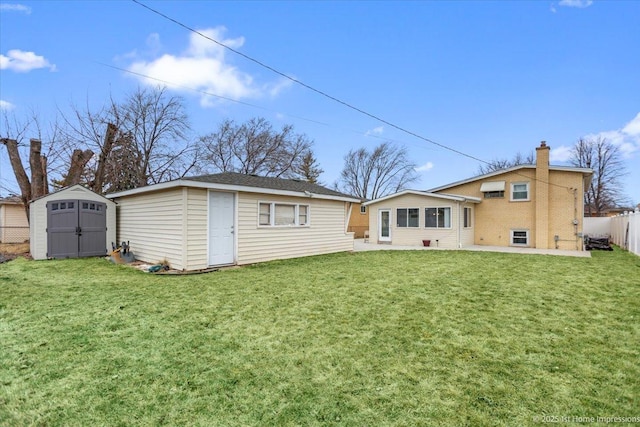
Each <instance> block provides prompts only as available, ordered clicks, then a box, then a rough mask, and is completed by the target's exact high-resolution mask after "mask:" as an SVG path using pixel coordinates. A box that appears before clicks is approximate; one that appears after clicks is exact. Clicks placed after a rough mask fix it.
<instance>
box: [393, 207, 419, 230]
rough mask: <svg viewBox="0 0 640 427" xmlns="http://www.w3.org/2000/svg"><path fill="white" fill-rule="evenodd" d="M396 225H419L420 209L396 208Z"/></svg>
mask: <svg viewBox="0 0 640 427" xmlns="http://www.w3.org/2000/svg"><path fill="white" fill-rule="evenodd" d="M396 225H397V226H398V227H416V228H417V227H420V210H419V209H418V208H399V209H398V210H396Z"/></svg>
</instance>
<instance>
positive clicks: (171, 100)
mask: <svg viewBox="0 0 640 427" xmlns="http://www.w3.org/2000/svg"><path fill="white" fill-rule="evenodd" d="M184 110H185V109H184V105H183V102H182V99H181V98H179V97H174V96H169V94H168V93H167V91H166V88H163V87H157V88H153V89H148V88H138V89H137V90H135V91H134V92H132V93H131V94H129V95H128V96H127V97H126V98H125V100H124V101H122V102H118V101H116V100H114V99H113V98H111V99H110V102H109V104H108V105H107V106H106V107H103V108H101V109H98V110H92V109H91V108H89V107H88V106H87V107H85V109H84V110H82V109H80V108H78V107H73V112H74V113H73V117H67V118H65V121H66V133H65V136H66V139H67V143H66V147H68V149H70V148H71V147H76V146H85V147H87V148H88V149H90V150H92V151H95V152H96V153H98V155H97V157H95V156H94V157H93V158H92V160H91V162H89V163H88V164H87V169H86V170H85V171H84V180H85V181H86V184H87V185H88V186H89V187H90V188H92V189H93V190H94V191H95V192H97V193H105V192H109V191H116V189H123V188H135V187H141V186H145V185H148V184H155V183H158V182H162V181H166V180H169V179H174V178H178V177H181V176H184V175H185V174H186V173H188V172H189V170H191V169H192V168H193V167H194V166H195V164H196V161H197V155H198V151H197V150H196V148H195V146H194V145H192V144H190V143H189V142H188V141H187V132H188V130H189V129H190V126H189V121H188V117H187V115H186V113H185V111H184ZM123 153H127V155H126V156H124V155H123ZM125 169H126V170H125ZM114 180H115V181H114Z"/></svg>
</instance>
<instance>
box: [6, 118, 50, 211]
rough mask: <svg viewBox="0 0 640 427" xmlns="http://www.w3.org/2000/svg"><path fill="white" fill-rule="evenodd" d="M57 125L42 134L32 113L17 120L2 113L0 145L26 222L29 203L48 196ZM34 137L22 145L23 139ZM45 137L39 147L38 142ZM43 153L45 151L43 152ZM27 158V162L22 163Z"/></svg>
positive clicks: (24, 141)
mask: <svg viewBox="0 0 640 427" xmlns="http://www.w3.org/2000/svg"><path fill="white" fill-rule="evenodd" d="M57 129H58V127H57V125H56V124H54V125H53V126H52V127H51V130H50V131H49V132H48V133H47V134H46V135H45V134H44V133H43V131H42V127H41V125H40V120H39V118H38V116H37V114H36V113H35V112H33V111H32V112H31V116H30V117H28V118H27V119H26V120H24V121H21V120H18V119H17V118H16V116H15V115H9V114H8V113H7V112H6V111H5V112H4V114H3V121H2V130H1V131H0V133H1V136H0V144H2V145H4V147H5V148H6V150H7V155H8V157H9V162H10V164H11V169H12V170H13V174H14V177H15V180H16V183H17V185H18V188H19V192H20V198H21V200H22V202H23V204H24V207H25V211H26V214H27V219H29V201H31V200H33V199H36V198H38V197H42V196H44V195H46V194H48V193H49V183H48V177H49V170H50V169H51V165H52V162H51V161H50V159H53V160H54V162H53V165H54V167H58V166H59V164H58V163H59V162H58V160H59V159H60V153H59V151H58V150H57V145H58V144H57V137H58V133H57ZM27 135H34V136H37V137H36V138H29V143H28V144H27V143H26V136H27ZM43 138H46V142H45V144H44V147H45V148H43V141H42V139H43ZM45 150H46V151H45ZM23 158H27V159H28V161H27V162H23Z"/></svg>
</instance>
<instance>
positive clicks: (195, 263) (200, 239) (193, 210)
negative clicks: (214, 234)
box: [183, 188, 209, 270]
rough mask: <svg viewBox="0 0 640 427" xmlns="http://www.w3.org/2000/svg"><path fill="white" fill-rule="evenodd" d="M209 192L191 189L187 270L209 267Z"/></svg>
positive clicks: (187, 203)
mask: <svg viewBox="0 0 640 427" xmlns="http://www.w3.org/2000/svg"><path fill="white" fill-rule="evenodd" d="M207 194H208V191H207V190H205V189H200V188H189V189H188V192H187V200H186V206H187V214H186V218H187V220H186V221H185V224H183V226H184V227H185V229H186V230H185V234H184V235H185V238H186V239H185V240H186V242H185V247H186V250H185V257H186V259H185V269H186V270H200V269H203V268H207V267H208V265H207V264H208V242H209V233H208V228H207V227H208V209H209V202H208V195H207Z"/></svg>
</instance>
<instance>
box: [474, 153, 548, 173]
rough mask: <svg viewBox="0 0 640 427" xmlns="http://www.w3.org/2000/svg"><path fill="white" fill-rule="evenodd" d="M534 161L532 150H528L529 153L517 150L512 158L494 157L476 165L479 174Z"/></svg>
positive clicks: (531, 163) (533, 162)
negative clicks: (525, 153)
mask: <svg viewBox="0 0 640 427" xmlns="http://www.w3.org/2000/svg"><path fill="white" fill-rule="evenodd" d="M535 163H536V155H535V153H534V152H533V151H530V152H529V154H527V155H524V154H522V153H520V152H518V153H517V154H516V155H515V156H514V157H513V159H510V160H509V159H494V160H491V161H490V162H488V163H485V164H481V165H480V166H479V167H478V173H479V174H480V175H484V174H487V173H491V172H495V171H499V170H502V169H508V168H511V167H514V166H519V165H533V164H535Z"/></svg>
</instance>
